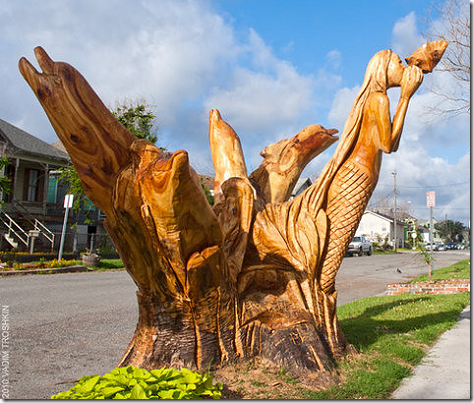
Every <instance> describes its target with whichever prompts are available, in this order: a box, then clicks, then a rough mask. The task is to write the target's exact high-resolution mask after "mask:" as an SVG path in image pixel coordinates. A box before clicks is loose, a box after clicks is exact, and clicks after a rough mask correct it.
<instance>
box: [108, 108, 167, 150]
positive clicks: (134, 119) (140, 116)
mask: <svg viewBox="0 0 474 403" xmlns="http://www.w3.org/2000/svg"><path fill="white" fill-rule="evenodd" d="M112 113H113V115H114V116H115V117H116V118H117V119H118V121H119V122H120V123H122V124H123V125H124V126H125V128H126V129H127V130H128V131H129V132H130V133H132V134H133V135H134V136H137V137H138V138H139V139H146V140H148V141H151V142H152V143H156V140H157V139H158V137H157V135H156V132H157V129H154V123H155V119H156V115H155V114H154V113H153V111H152V110H151V109H150V107H149V106H148V105H147V104H146V103H145V102H144V101H134V102H124V103H123V104H121V105H119V106H117V107H116V108H115V109H113V110H112Z"/></svg>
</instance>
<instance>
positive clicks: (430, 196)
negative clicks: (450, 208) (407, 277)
mask: <svg viewBox="0 0 474 403" xmlns="http://www.w3.org/2000/svg"><path fill="white" fill-rule="evenodd" d="M435 205H436V194H435V192H434V191H429V192H426V206H427V207H429V208H430V263H429V265H428V270H429V271H428V278H429V280H430V281H431V272H432V270H433V207H434V206H435Z"/></svg>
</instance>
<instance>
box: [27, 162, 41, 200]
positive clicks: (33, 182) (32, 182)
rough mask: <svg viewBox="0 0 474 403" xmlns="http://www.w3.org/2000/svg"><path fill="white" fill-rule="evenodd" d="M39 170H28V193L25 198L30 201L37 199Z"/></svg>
mask: <svg viewBox="0 0 474 403" xmlns="http://www.w3.org/2000/svg"><path fill="white" fill-rule="evenodd" d="M39 173H40V172H39V171H38V170H37V169H29V170H28V174H29V175H28V193H27V197H26V200H27V201H30V202H35V201H38V188H39V183H38V179H39Z"/></svg>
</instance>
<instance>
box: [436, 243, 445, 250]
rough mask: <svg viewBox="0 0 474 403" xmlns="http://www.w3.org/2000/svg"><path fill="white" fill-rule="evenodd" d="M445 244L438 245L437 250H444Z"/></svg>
mask: <svg viewBox="0 0 474 403" xmlns="http://www.w3.org/2000/svg"><path fill="white" fill-rule="evenodd" d="M446 249H447V248H446V245H445V244H444V243H442V244H440V245H438V250H446Z"/></svg>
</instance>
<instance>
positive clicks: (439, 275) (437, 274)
mask: <svg viewBox="0 0 474 403" xmlns="http://www.w3.org/2000/svg"><path fill="white" fill-rule="evenodd" d="M470 262H471V260H470V259H466V260H461V261H460V262H457V263H454V264H452V265H451V266H447V267H443V268H441V269H437V270H433V273H431V279H432V280H452V279H462V280H466V279H470V278H471V263H470ZM417 281H428V274H423V275H422V276H420V277H417V278H415V279H413V280H410V281H409V283H414V282H417Z"/></svg>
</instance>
